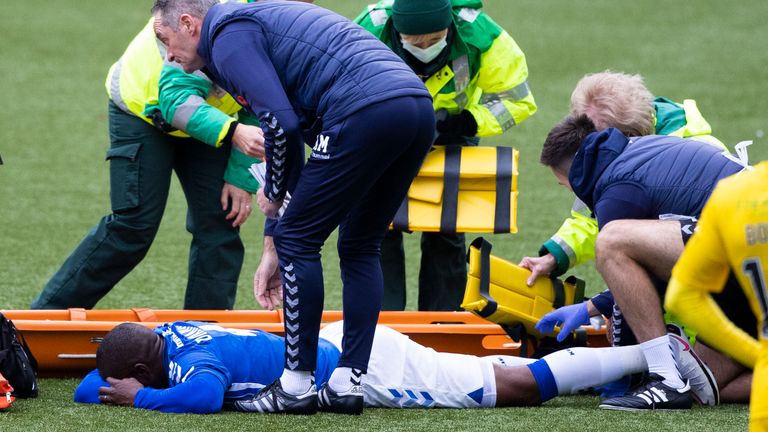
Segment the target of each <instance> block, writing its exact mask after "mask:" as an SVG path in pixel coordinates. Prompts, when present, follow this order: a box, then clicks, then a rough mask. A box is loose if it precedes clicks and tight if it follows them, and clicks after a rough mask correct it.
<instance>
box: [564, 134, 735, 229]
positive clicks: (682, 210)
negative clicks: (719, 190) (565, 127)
mask: <svg viewBox="0 0 768 432" xmlns="http://www.w3.org/2000/svg"><path fill="white" fill-rule="evenodd" d="M743 168H744V167H743V166H741V165H739V164H738V163H736V162H734V161H732V160H730V159H728V158H727V157H725V156H724V155H723V151H722V150H719V149H717V148H715V147H714V146H712V145H709V144H706V143H702V142H699V141H695V140H690V139H684V138H678V137H672V136H661V135H651V136H645V137H639V138H627V137H626V136H624V134H622V133H621V132H620V131H619V130H617V129H614V128H610V129H606V130H604V131H600V132H594V133H592V134H590V135H588V136H587V138H585V139H584V141H583V142H582V144H581V146H580V147H579V150H578V152H577V153H576V156H575V157H574V160H573V164H572V165H571V169H570V172H569V175H568V179H569V182H570V184H571V188H572V189H573V191H574V193H576V195H577V196H578V197H579V199H581V200H582V201H584V203H586V204H587V205H588V206H589V208H590V209H592V211H593V212H594V213H595V217H596V218H597V222H598V225H599V226H600V228H601V229H602V227H604V226H605V225H606V224H607V223H608V222H610V221H612V220H616V219H657V218H658V217H659V216H661V215H665V214H674V215H683V216H694V217H698V216H699V214H700V213H701V210H702V209H703V207H704V204H705V203H706V201H707V199H708V198H709V195H710V194H711V193H712V190H713V189H714V188H715V185H716V184H717V182H718V181H719V180H720V179H722V178H725V177H728V176H730V175H732V174H735V173H737V172H739V171H741V170H742V169H743Z"/></svg>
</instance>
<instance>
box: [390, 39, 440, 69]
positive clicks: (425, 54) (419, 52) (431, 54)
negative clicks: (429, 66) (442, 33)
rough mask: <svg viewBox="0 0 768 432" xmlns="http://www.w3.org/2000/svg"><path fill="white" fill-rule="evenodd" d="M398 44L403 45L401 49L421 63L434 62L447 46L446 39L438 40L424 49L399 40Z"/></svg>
mask: <svg viewBox="0 0 768 432" xmlns="http://www.w3.org/2000/svg"><path fill="white" fill-rule="evenodd" d="M400 42H402V43H403V48H404V49H405V50H406V51H408V52H409V53H411V54H413V56H414V57H416V59H418V60H419V61H420V62H422V63H429V62H431V61H432V60H434V59H435V58H436V57H437V56H438V55H440V53H441V52H443V49H444V48H445V47H446V46H448V42H446V38H445V37H444V38H442V39H440V41H439V42H437V43H435V44H434V45H431V46H428V47H426V48H419V47H417V46H415V45H411V44H409V43H408V42H406V41H404V40H402V39H401V40H400Z"/></svg>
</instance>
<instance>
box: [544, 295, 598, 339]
mask: <svg viewBox="0 0 768 432" xmlns="http://www.w3.org/2000/svg"><path fill="white" fill-rule="evenodd" d="M584 324H589V312H588V311H587V302H581V303H579V304H573V305H568V306H563V307H561V308H560V309H557V310H553V311H552V312H550V313H548V314H546V315H544V316H543V317H541V319H540V320H539V322H538V323H536V330H538V331H540V332H542V333H544V334H546V333H552V331H553V330H554V329H555V326H556V325H559V326H560V333H558V335H557V341H558V342H562V341H564V340H565V338H566V337H568V335H569V334H570V333H571V332H572V331H574V330H576V329H577V328H579V327H580V326H582V325H584Z"/></svg>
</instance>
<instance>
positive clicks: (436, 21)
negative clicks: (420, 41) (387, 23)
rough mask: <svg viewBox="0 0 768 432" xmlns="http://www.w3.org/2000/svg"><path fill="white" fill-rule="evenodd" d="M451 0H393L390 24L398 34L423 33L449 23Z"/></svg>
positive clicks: (438, 28)
mask: <svg viewBox="0 0 768 432" xmlns="http://www.w3.org/2000/svg"><path fill="white" fill-rule="evenodd" d="M452 19H453V16H452V15H451V0H395V3H394V4H393V5H392V24H394V26H395V30H397V31H398V32H399V33H400V34H407V35H423V34H428V33H435V32H439V31H440V30H445V29H447V28H448V26H450V25H451V20H452Z"/></svg>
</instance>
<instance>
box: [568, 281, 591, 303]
mask: <svg viewBox="0 0 768 432" xmlns="http://www.w3.org/2000/svg"><path fill="white" fill-rule="evenodd" d="M565 283H567V284H571V285H573V286H574V287H575V289H574V291H573V302H574V303H578V302H580V301H582V299H583V298H584V290H585V289H586V286H587V284H586V283H585V282H584V281H583V280H581V279H579V278H577V277H576V276H573V275H571V276H568V278H567V279H565Z"/></svg>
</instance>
